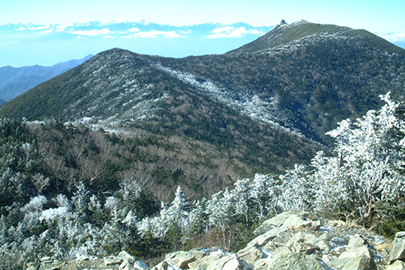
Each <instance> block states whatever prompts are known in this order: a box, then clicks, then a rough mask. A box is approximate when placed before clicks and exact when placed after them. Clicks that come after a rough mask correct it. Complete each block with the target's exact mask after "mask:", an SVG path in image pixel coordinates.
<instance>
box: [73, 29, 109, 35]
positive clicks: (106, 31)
mask: <svg viewBox="0 0 405 270" xmlns="http://www.w3.org/2000/svg"><path fill="white" fill-rule="evenodd" d="M66 33H70V34H75V35H79V36H99V35H107V34H111V33H112V32H111V31H110V30H109V29H108V28H103V29H101V30H96V29H94V30H77V31H67V32H66Z"/></svg>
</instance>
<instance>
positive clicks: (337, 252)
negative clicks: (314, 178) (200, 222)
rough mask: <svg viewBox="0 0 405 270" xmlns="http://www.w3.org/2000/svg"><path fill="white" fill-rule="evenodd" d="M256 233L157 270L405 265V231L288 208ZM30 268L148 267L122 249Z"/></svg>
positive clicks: (361, 269)
mask: <svg viewBox="0 0 405 270" xmlns="http://www.w3.org/2000/svg"><path fill="white" fill-rule="evenodd" d="M255 234H256V235H257V237H256V238H254V239H253V240H252V241H251V242H249V243H248V244H247V246H246V247H245V248H243V249H242V250H240V251H238V252H237V253H227V252H224V251H223V250H221V249H220V248H215V247H214V248H202V249H194V250H190V251H178V252H173V253H169V254H167V255H166V257H165V259H164V260H163V261H162V262H160V263H159V264H158V265H156V266H150V269H154V270H171V269H173V270H175V269H199V270H203V269H207V270H208V269H223V270H233V269H246V270H250V269H294V270H299V269H323V270H332V269H345V270H349V269H350V270H366V269H370V270H372V269H376V270H377V269H378V270H379V269H385V270H397V269H398V270H399V269H405V232H399V233H397V235H396V238H395V240H394V242H393V243H391V241H389V240H387V239H385V238H383V237H382V236H379V235H376V234H374V233H372V232H370V231H367V230H366V229H364V228H360V227H356V226H349V225H348V224H346V223H344V222H342V221H323V220H320V219H318V218H316V217H315V216H312V215H311V214H309V213H306V212H302V213H292V212H284V213H282V214H280V215H277V216H275V217H273V218H271V219H268V220H266V221H265V222H263V224H262V225H261V226H260V227H259V228H257V229H256V231H255ZM26 269H29V270H51V269H53V270H56V269H60V270H79V269H83V270H84V269H88V270H90V269H105V270H107V269H111V270H118V269H119V270H132V269H149V266H147V265H146V264H144V263H143V262H142V261H141V260H139V259H137V258H135V257H133V256H131V255H129V254H128V253H126V252H125V251H122V252H121V253H119V254H118V255H117V256H110V257H105V258H89V257H80V258H77V259H76V260H72V261H67V262H55V261H50V260H49V258H42V259H41V262H39V263H28V264H27V267H26Z"/></svg>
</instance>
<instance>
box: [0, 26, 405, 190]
mask: <svg viewBox="0 0 405 270" xmlns="http://www.w3.org/2000/svg"><path fill="white" fill-rule="evenodd" d="M404 83H405V50H403V49H400V48H398V47H396V46H395V45H392V44H390V43H389V42H387V41H385V40H382V39H381V38H379V37H376V36H375V35H373V34H370V33H368V32H367V31H364V30H353V29H350V28H347V27H339V26H335V25H319V24H313V23H309V22H305V21H302V22H298V23H293V24H290V25H288V24H282V25H280V26H278V27H276V28H275V29H273V30H272V31H270V32H269V33H268V34H266V35H264V36H262V37H261V38H259V39H258V40H256V41H254V42H252V43H250V44H247V45H245V46H243V47H241V48H239V49H237V50H234V51H231V52H229V53H227V54H223V55H206V56H199V57H186V58H181V59H175V58H164V57H158V56H149V55H140V54H136V53H132V52H129V51H125V50H120V49H112V50H109V51H105V52H102V53H100V54H98V55H96V56H95V57H93V58H92V59H90V60H89V61H87V62H85V63H84V64H82V65H80V66H78V67H76V68H74V69H72V70H70V71H68V72H66V73H64V74H62V75H60V76H58V77H57V78H54V79H52V80H49V81H47V82H45V83H43V84H41V85H39V86H37V87H35V88H34V89H32V90H30V91H28V92H27V93H25V94H24V95H21V96H20V97H18V98H16V99H14V100H13V101H11V102H9V103H7V104H5V105H4V106H2V107H1V109H0V116H1V117H16V118H22V117H24V118H25V119H26V120H29V121H36V120H41V121H42V120H46V119H50V118H52V119H56V121H59V122H63V123H66V124H67V125H72V126H75V127H79V126H84V127H86V128H90V129H100V128H102V130H103V131H105V132H107V133H109V134H111V133H114V134H115V136H117V138H119V140H122V141H125V140H128V145H130V144H131V143H130V142H129V141H130V140H138V141H139V140H140V141H145V140H146V138H149V143H146V142H145V143H144V144H145V146H144V147H145V148H146V149H148V150H142V151H140V152H137V153H138V154H136V155H138V156H136V155H135V156H136V157H133V158H129V159H128V160H129V161H128V164H131V162H132V164H133V166H134V168H135V169H134V171H136V173H135V174H134V175H136V176H137V177H140V176H142V177H144V178H146V179H147V180H145V182H146V183H147V185H150V186H151V187H154V186H155V185H156V183H158V182H159V181H158V179H177V180H176V181H169V182H170V183H169V184H168V185H169V186H171V187H170V189H171V190H173V189H174V188H175V186H176V183H179V181H180V180H179V179H181V181H180V182H182V183H184V185H185V186H187V187H189V188H190V190H194V191H195V190H196V187H195V185H196V184H197V185H198V186H199V188H200V189H201V190H206V191H208V190H211V192H214V191H217V190H219V189H221V188H222V187H224V186H226V185H229V184H231V183H232V182H234V181H235V180H236V179H238V178H240V177H245V176H249V175H250V176H251V175H252V174H253V173H254V172H263V173H269V172H274V173H279V172H283V171H285V169H288V168H291V166H293V164H294V163H306V162H308V161H309V159H310V158H311V157H312V156H313V154H314V153H315V152H316V151H317V150H319V149H321V148H324V147H329V146H331V143H332V140H331V139H330V138H329V137H328V136H326V135H325V133H326V132H327V131H329V130H331V129H333V128H335V127H336V123H337V122H338V121H340V120H342V119H344V118H347V117H351V118H355V117H359V116H360V115H362V114H364V113H365V112H366V111H367V110H369V109H374V108H377V107H378V106H379V105H380V104H381V102H380V99H379V98H378V95H380V94H385V93H386V92H388V91H391V93H392V95H393V97H394V98H396V99H400V100H401V99H404V89H403V86H404ZM79 130H80V129H79ZM63 132H65V131H63ZM62 141H63V140H62ZM122 143H123V142H122ZM98 147H101V146H98ZM68 149H69V148H68ZM151 149H155V150H153V151H152V150H151ZM139 150H140V149H138V150H137V151H139ZM68 151H70V150H68ZM139 153H142V154H145V153H146V154H145V155H146V156H147V157H148V160H149V161H148V162H147V163H148V164H160V163H159V162H160V161H161V162H162V164H161V165H159V166H157V167H154V168H153V169H148V170H146V172H147V174H146V176H145V175H144V174H143V172H144V170H142V166H141V165H139V163H135V161H138V160H139V159H140V156H139V155H140V154H139ZM75 155H76V156H78V155H81V153H78V154H72V155H71V156H73V157H74V156H75ZM124 156H125V158H128V155H126V154H125V155H124ZM76 158H77V157H76ZM156 158H158V160H160V161H159V162H156ZM109 160H110V161H111V160H113V159H111V158H110V159H109ZM118 160H119V159H117V161H116V162H119V161H118ZM104 162H105V160H100V164H103V163H104ZM135 164H138V165H135ZM142 164H143V165H144V164H145V163H142ZM69 166H70V165H69ZM69 166H67V167H69ZM78 167H80V166H78ZM70 168H72V166H70ZM73 168H75V167H74V166H73ZM80 170H81V169H80ZM204 170H205V171H206V172H208V171H209V172H210V173H202V172H203V171H204ZM197 171H200V172H199V173H195V172H197ZM212 171H216V172H217V173H218V174H217V175H216V176H213V175H214V174H212ZM141 172H142V173H141ZM96 181H97V180H96ZM163 185H165V184H163ZM211 187H215V188H211ZM206 191H201V192H199V193H200V194H204V195H207V192H206ZM208 193H210V192H208Z"/></svg>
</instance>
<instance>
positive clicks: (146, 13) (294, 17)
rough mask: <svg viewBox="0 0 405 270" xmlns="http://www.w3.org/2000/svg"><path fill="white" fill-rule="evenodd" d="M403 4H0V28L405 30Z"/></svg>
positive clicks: (52, 0) (66, 0) (93, 0)
mask: <svg viewBox="0 0 405 270" xmlns="http://www.w3.org/2000/svg"><path fill="white" fill-rule="evenodd" d="M404 11H405V1H403V0H367V1H365V0H355V1H354V0H340V1H328V0H276V1H274V0H249V1H241V0H203V1H202V0H193V1H191V0H186V1H185V0H148V1H146V0H142V1H139V0H114V1H111V0H35V1H34V0H13V1H9V0H0V14H1V16H0V25H2V24H7V23H19V22H28V23H35V24H49V23H58V24H68V23H75V22H88V21H100V22H105V23H108V22H112V21H115V20H122V21H139V20H142V19H143V20H147V21H150V22H154V23H159V24H172V25H189V24H200V23H207V22H219V23H223V24H231V23H235V22H239V21H241V22H245V23H248V24H251V25H254V26H263V25H266V26H269V25H275V24H277V23H278V22H279V21H280V20H281V19H285V20H286V21H290V22H294V21H299V20H302V19H304V20H307V21H310V22H315V23H333V24H338V25H343V26H349V27H352V28H364V29H366V30H369V31H372V32H377V31H391V32H392V31H394V32H397V31H404V30H405V29H404V28H405V16H403V14H404Z"/></svg>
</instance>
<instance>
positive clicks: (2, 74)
mask: <svg viewBox="0 0 405 270" xmlns="http://www.w3.org/2000/svg"><path fill="white" fill-rule="evenodd" d="M91 57H92V55H88V56H86V57H85V58H82V59H79V60H70V61H67V62H62V63H59V64H56V65H53V66H50V67H47V66H38V65H35V66H26V67H19V68H14V67H10V66H6V67H2V68H0V105H1V104H2V103H5V102H7V101H10V100H12V99H13V98H15V97H16V96H19V95H21V94H23V93H25V92H27V91H28V90H29V89H31V88H33V87H35V86H37V85H38V84H40V83H43V82H45V81H47V80H49V79H51V78H53V77H55V76H58V75H60V74H62V73H64V72H65V71H67V70H69V69H71V68H74V67H76V66H78V65H80V64H81V63H83V62H84V61H86V60H88V59H90V58H91ZM1 100H3V102H2V101H1Z"/></svg>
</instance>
